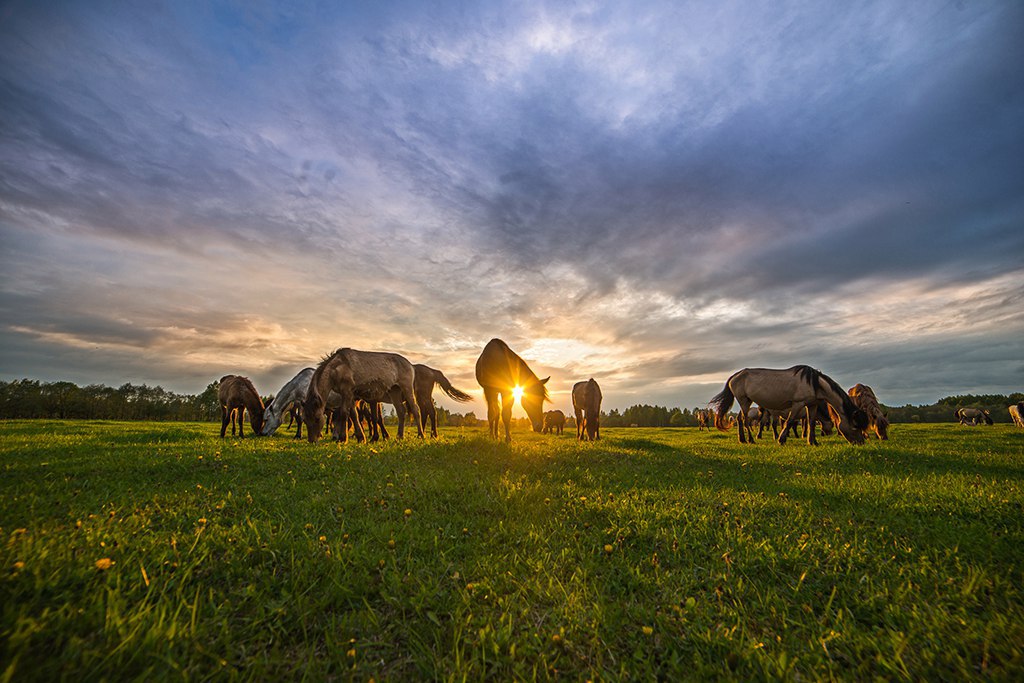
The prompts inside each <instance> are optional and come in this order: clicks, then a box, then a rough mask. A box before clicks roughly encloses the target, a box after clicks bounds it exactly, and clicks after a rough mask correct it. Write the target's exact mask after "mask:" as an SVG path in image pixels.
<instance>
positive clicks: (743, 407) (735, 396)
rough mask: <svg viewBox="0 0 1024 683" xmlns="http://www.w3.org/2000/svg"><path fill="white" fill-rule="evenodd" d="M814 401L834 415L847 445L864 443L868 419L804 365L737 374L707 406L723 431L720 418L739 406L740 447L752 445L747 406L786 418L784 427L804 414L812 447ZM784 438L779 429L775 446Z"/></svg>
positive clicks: (835, 386) (820, 374)
mask: <svg viewBox="0 0 1024 683" xmlns="http://www.w3.org/2000/svg"><path fill="white" fill-rule="evenodd" d="M818 399H824V400H825V401H827V402H828V404H829V406H831V407H832V409H833V410H834V411H835V416H834V417H838V418H839V421H838V422H837V423H836V426H837V428H838V429H839V433H840V434H842V435H843V437H845V438H846V440H847V441H849V442H850V443H852V444H861V443H864V434H863V429H864V428H865V427H867V424H868V416H867V415H866V414H865V413H864V411H862V410H861V409H860V408H858V407H857V406H856V405H855V404H854V403H853V401H852V400H851V399H850V397H849V396H847V394H846V392H845V391H843V389H842V387H840V386H839V385H838V384H836V381H835V380H834V379H832V378H831V377H829V376H828V375H826V374H824V373H823V372H820V371H818V370H815V369H814V368H812V367H810V366H808V365H795V366H793V367H791V368H788V369H786V370H769V369H766V368H745V369H743V370H740V371H739V372H737V373H736V374H734V375H733V376H732V377H730V378H729V379H728V380H727V381H726V383H725V388H724V389H722V391H720V392H719V393H718V394H716V395H715V396H714V397H713V398H712V399H711V400H710V401H709V402H708V406H711V407H712V408H713V409H714V411H715V426H716V427H718V429H720V430H722V431H725V429H726V427H725V425H724V422H723V418H725V415H726V413H727V412H728V411H729V408H731V407H732V404H733V401H738V402H739V406H740V412H739V427H740V429H739V440H740V443H748V442H749V443H754V434H753V431H752V430H751V428H750V425H749V423H748V422H747V411H748V410H750V404H751V403H754V402H757V404H758V405H759V406H761V407H762V408H767V409H768V410H771V411H773V412H774V411H779V412H781V413H784V414H787V415H788V418H787V424H786V427H789V425H790V423H792V421H793V418H794V416H797V415H799V414H801V413H803V412H806V414H807V421H808V425H809V429H808V431H807V443H808V444H810V445H812V446H813V445H817V443H818V440H817V438H816V437H815V418H816V416H817V407H818ZM744 432H746V434H745V433H744ZM747 436H749V440H748V438H747ZM788 436H789V430H788V429H783V430H782V434H781V435H780V436H779V444H784V443H786V438H787V437H788Z"/></svg>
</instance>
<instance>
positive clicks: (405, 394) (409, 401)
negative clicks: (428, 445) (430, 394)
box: [402, 384, 437, 439]
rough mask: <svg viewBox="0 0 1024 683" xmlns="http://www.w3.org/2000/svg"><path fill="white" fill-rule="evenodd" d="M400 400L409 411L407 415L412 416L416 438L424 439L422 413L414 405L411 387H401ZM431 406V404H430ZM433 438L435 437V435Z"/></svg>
mask: <svg viewBox="0 0 1024 683" xmlns="http://www.w3.org/2000/svg"><path fill="white" fill-rule="evenodd" d="M402 399H403V400H404V401H405V405H406V407H407V408H408V409H409V414H410V415H411V416H412V419H413V424H415V425H416V436H418V437H420V438H421V439H423V438H426V435H425V434H424V433H423V411H422V410H420V406H419V404H418V403H416V392H414V391H413V388H412V385H411V384H410V385H409V386H407V387H402ZM431 405H433V403H431ZM434 436H437V435H436V434H435V435H434Z"/></svg>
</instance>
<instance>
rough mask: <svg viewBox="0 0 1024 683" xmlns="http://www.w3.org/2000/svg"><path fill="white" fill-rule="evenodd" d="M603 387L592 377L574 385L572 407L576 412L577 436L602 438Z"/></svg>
mask: <svg viewBox="0 0 1024 683" xmlns="http://www.w3.org/2000/svg"><path fill="white" fill-rule="evenodd" d="M601 398H602V397H601V387H599V386H598V385H597V382H595V381H594V378H593V377H591V378H590V379H588V380H587V381H586V382H576V384H574V385H573V387H572V409H573V411H574V412H575V413H576V438H577V439H579V440H580V441H583V435H584V434H586V436H587V440H588V441H596V440H598V439H600V438H601Z"/></svg>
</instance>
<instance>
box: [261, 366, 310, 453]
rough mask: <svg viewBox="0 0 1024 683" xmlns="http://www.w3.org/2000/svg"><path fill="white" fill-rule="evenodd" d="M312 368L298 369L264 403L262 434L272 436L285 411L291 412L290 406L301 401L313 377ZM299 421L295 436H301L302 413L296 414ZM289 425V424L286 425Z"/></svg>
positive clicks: (297, 437) (299, 437) (279, 424)
mask: <svg viewBox="0 0 1024 683" xmlns="http://www.w3.org/2000/svg"><path fill="white" fill-rule="evenodd" d="M313 372H314V369H313V368H304V369H302V370H300V371H299V374H297V375H295V376H294V377H292V378H291V379H290V380H288V382H287V383H286V384H285V385H284V386H283V387H281V390H280V391H278V392H277V394H276V395H275V396H274V398H273V399H272V400H271V401H270V403H268V404H267V405H266V412H265V413H264V422H263V432H262V434H263V436H272V435H273V434H274V432H276V431H277V429H278V428H279V427H280V426H281V422H282V420H284V414H285V411H288V413H289V414H292V408H294V407H295V405H296V404H298V403H301V402H302V399H304V398H305V397H306V392H307V391H309V380H310V379H312V377H313ZM297 422H298V423H299V426H298V429H296V430H295V438H296V439H301V438H302V415H301V414H299V415H298V420H297ZM288 426H289V427H291V424H290V423H289V425H288Z"/></svg>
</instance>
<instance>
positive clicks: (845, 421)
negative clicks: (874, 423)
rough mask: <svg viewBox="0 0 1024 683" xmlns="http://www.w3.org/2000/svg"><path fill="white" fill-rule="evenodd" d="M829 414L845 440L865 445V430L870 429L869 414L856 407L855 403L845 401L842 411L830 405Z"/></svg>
mask: <svg viewBox="0 0 1024 683" xmlns="http://www.w3.org/2000/svg"><path fill="white" fill-rule="evenodd" d="M829 414H830V415H831V416H832V422H833V423H834V424H835V426H836V429H837V430H839V433H840V434H842V435H843V438H845V439H846V440H847V441H849V442H850V443H852V444H862V443H864V430H865V429H867V428H868V414H867V413H865V412H864V411H863V410H861V409H860V408H858V407H857V406H856V405H854V403H853V401H849V402H848V401H843V409H842V410H835V409H834V408H833V407H832V405H831V404H830V405H829Z"/></svg>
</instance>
